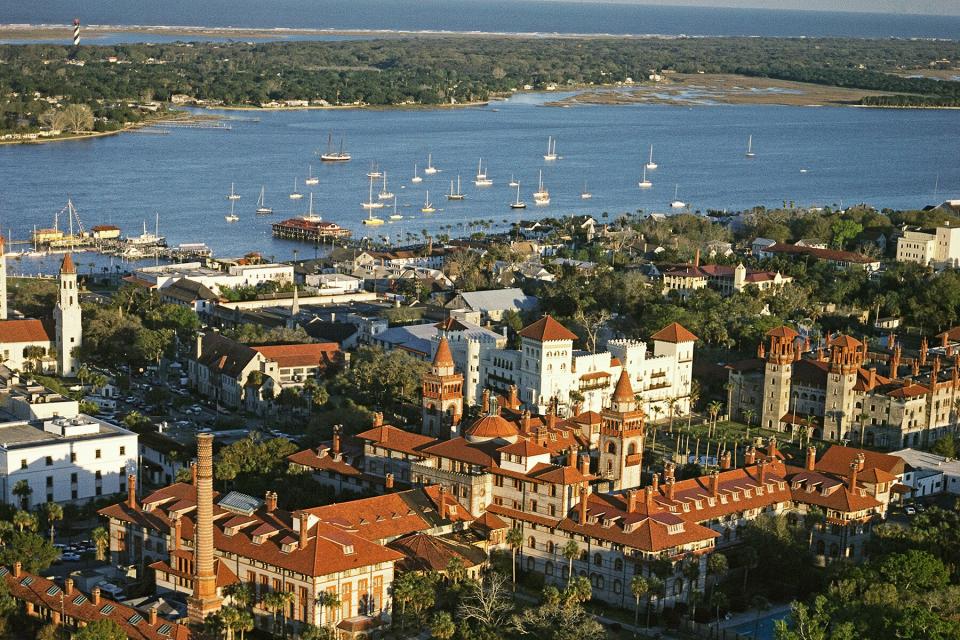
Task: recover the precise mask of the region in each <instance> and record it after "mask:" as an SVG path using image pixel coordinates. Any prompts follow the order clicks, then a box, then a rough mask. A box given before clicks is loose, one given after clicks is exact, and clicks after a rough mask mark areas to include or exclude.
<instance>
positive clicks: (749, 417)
mask: <svg viewBox="0 0 960 640" xmlns="http://www.w3.org/2000/svg"><path fill="white" fill-rule="evenodd" d="M756 415H757V412H756V411H754V410H753V409H744V410H743V418H744V420H746V421H747V432H748V433H749V430H750V425H752V424H753V418H754V416H756Z"/></svg>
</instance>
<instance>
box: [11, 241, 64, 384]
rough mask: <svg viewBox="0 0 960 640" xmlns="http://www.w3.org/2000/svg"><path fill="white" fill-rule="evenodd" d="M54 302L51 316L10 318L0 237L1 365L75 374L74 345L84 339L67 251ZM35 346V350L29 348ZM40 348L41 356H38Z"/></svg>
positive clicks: (21, 369)
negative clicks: (50, 318) (49, 317)
mask: <svg viewBox="0 0 960 640" xmlns="http://www.w3.org/2000/svg"><path fill="white" fill-rule="evenodd" d="M58 283H59V287H58V292H57V304H56V306H55V307H54V309H53V319H52V321H51V320H39V319H33V318H24V319H9V318H8V313H7V308H8V303H7V259H6V254H5V246H4V241H3V238H2V237H0V364H5V365H6V366H8V367H9V368H11V369H14V370H17V371H24V370H25V369H27V368H30V367H34V368H38V369H39V370H41V371H43V372H44V373H57V374H59V375H62V376H66V377H73V376H75V375H77V371H78V370H79V369H80V362H79V359H78V358H77V355H76V353H77V351H76V350H77V348H78V347H79V346H80V344H81V342H82V340H83V324H82V314H81V311H80V292H79V290H78V289H77V269H76V267H75V266H74V264H73V258H72V257H71V255H70V254H69V253H68V254H66V255H65V256H64V258H63V264H62V265H61V266H60V277H59V279H58ZM31 347H34V348H36V349H32V348H31ZM41 350H42V353H43V355H42V356H39V355H37V354H38V353H40V351H41Z"/></svg>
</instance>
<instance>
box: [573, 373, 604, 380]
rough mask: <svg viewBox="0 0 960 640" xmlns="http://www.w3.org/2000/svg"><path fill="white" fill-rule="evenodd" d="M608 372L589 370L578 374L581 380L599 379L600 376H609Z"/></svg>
mask: <svg viewBox="0 0 960 640" xmlns="http://www.w3.org/2000/svg"><path fill="white" fill-rule="evenodd" d="M609 377H610V374H609V373H608V372H606V371H591V372H590V373H585V374H583V375H582V376H580V379H581V380H600V379H601V378H609Z"/></svg>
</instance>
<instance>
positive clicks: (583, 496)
mask: <svg viewBox="0 0 960 640" xmlns="http://www.w3.org/2000/svg"><path fill="white" fill-rule="evenodd" d="M577 522H579V523H580V524H582V525H583V524H587V484H586V483H583V484H581V485H580V506H579V510H578V513H577Z"/></svg>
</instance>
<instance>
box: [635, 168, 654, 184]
mask: <svg viewBox="0 0 960 640" xmlns="http://www.w3.org/2000/svg"><path fill="white" fill-rule="evenodd" d="M637 186H638V187H640V188H641V189H649V188H650V187H652V186H653V183H652V182H650V181H649V180H647V168H646V167H644V168H643V178H641V179H640V182H638V183H637Z"/></svg>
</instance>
